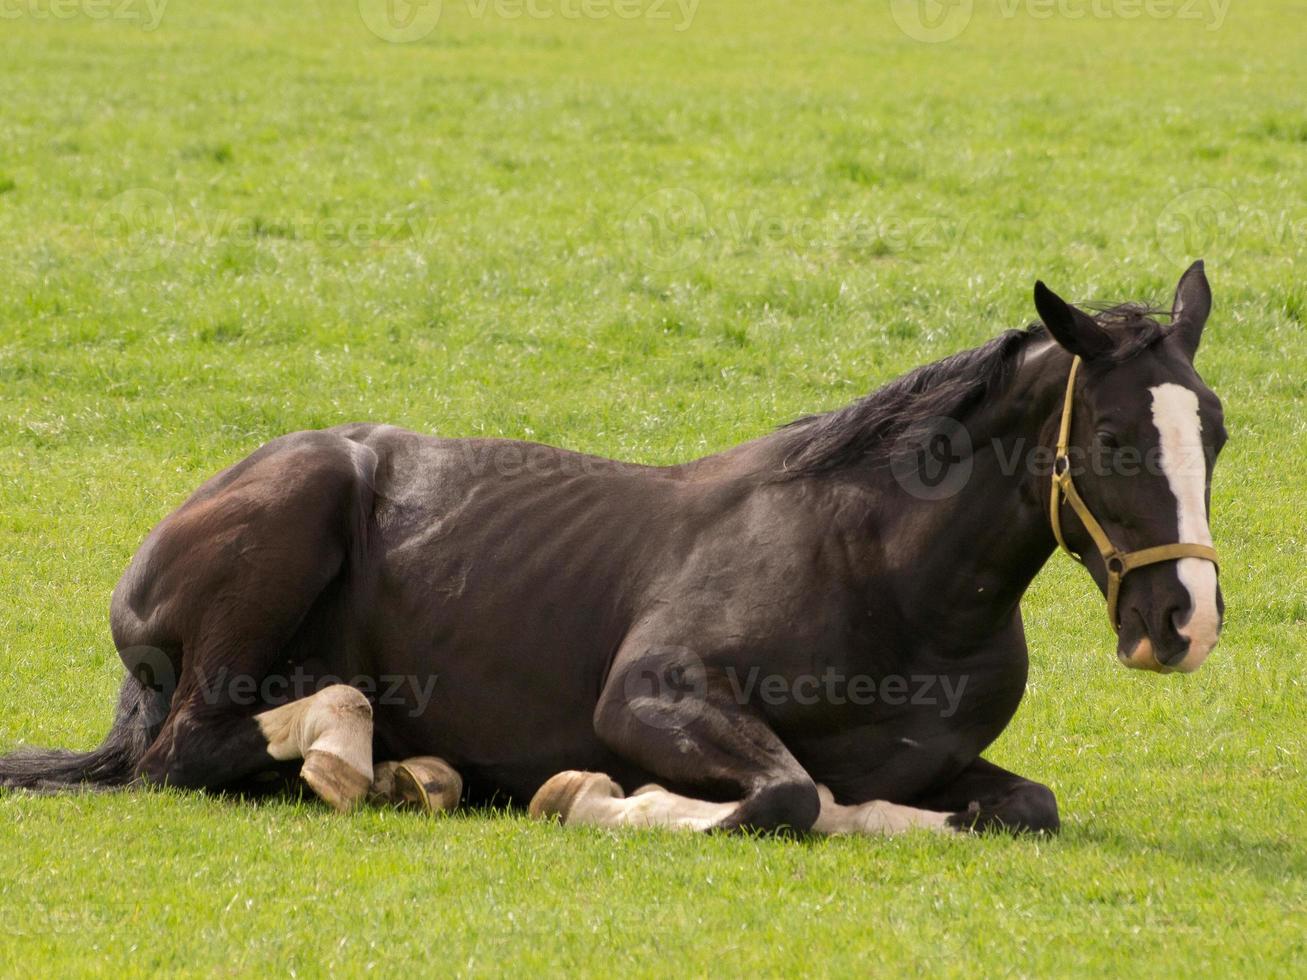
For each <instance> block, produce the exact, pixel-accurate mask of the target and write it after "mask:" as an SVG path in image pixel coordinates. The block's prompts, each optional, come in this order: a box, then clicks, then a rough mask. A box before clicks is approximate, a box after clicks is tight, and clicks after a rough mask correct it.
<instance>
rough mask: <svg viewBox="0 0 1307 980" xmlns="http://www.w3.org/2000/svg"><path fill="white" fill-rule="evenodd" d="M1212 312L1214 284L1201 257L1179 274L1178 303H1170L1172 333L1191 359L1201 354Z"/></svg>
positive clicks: (1176, 300) (1176, 294)
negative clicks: (1200, 350) (1200, 348)
mask: <svg viewBox="0 0 1307 980" xmlns="http://www.w3.org/2000/svg"><path fill="white" fill-rule="evenodd" d="M1211 312H1212V287H1211V286H1209V285H1208V284H1207V273H1206V272H1204V271H1203V260H1202V259H1199V260H1198V261H1197V262H1195V263H1194V264H1193V265H1191V266H1190V267H1189V268H1188V269H1186V270H1185V274H1184V275H1183V276H1181V277H1180V285H1178V286H1176V287H1175V302H1173V303H1172V304H1171V332H1172V333H1173V334H1175V339H1176V341H1177V342H1178V343H1179V344H1180V347H1181V348H1182V349H1183V350H1184V352H1185V353H1186V354H1188V355H1189V360H1191V361H1192V360H1193V359H1194V354H1196V353H1198V341H1199V340H1201V339H1202V336H1203V327H1204V326H1205V325H1206V323H1207V314H1209V313H1211Z"/></svg>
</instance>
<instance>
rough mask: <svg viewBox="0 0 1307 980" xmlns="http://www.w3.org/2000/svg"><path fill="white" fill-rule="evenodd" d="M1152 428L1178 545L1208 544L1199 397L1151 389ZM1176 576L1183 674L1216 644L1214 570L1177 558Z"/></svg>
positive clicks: (1177, 389) (1169, 388) (1174, 387)
mask: <svg viewBox="0 0 1307 980" xmlns="http://www.w3.org/2000/svg"><path fill="white" fill-rule="evenodd" d="M1149 391H1150V392H1151V393H1152V396H1153V424H1154V425H1155V426H1156V427H1157V432H1158V434H1159V435H1160V436H1161V448H1162V459H1161V463H1162V472H1163V473H1164V474H1165V475H1166V482H1167V484H1168V486H1170V488H1171V493H1172V494H1174V496H1175V500H1176V514H1177V517H1178V521H1179V539H1180V543H1182V544H1204V545H1208V546H1210V545H1211V543H1212V532H1211V529H1210V528H1209V527H1208V526H1207V459H1206V456H1205V455H1204V453H1203V441H1202V426H1203V423H1202V419H1201V417H1200V416H1199V414H1198V396H1197V395H1196V394H1195V393H1194V392H1193V391H1191V390H1190V389H1188V388H1186V387H1184V386H1183V385H1178V384H1173V383H1171V384H1161V385H1155V386H1154V387H1152V388H1150V389H1149ZM1176 575H1177V576H1178V577H1179V579H1180V584H1181V585H1183V586H1184V587H1185V591H1187V592H1188V593H1189V618H1188V620H1187V621H1186V622H1185V623H1184V624H1183V625H1182V626H1178V630H1179V633H1180V635H1181V636H1183V637H1184V638H1185V639H1186V640H1188V641H1189V654H1188V656H1187V657H1186V658H1185V661H1184V663H1183V665H1182V666H1181V669H1182V670H1194V669H1196V668H1197V667H1198V666H1199V664H1201V663H1202V662H1203V660H1204V659H1206V657H1207V655H1208V654H1209V653H1211V651H1212V648H1213V647H1214V646H1216V641H1217V637H1218V635H1219V634H1220V631H1221V616H1220V613H1219V612H1218V611H1217V607H1216V566H1215V565H1214V564H1213V563H1212V562H1210V561H1207V560H1206V559H1204V558H1181V559H1180V560H1179V561H1178V562H1176Z"/></svg>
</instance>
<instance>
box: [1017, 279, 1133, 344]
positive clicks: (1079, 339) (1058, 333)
mask: <svg viewBox="0 0 1307 980" xmlns="http://www.w3.org/2000/svg"><path fill="white" fill-rule="evenodd" d="M1035 309H1036V310H1037V311H1038V312H1039V319H1041V320H1043V321H1044V326H1046V327H1048V332H1049V333H1051V334H1052V335H1053V339H1054V340H1056V341H1057V342H1058V343H1059V344H1061V345H1062V346H1063V347H1065V348H1066V349H1067V350H1068V351H1070V352H1071V353H1072V354H1075V355H1077V356H1078V357H1082V358H1084V359H1085V360H1086V361H1092V360H1093V359H1094V358H1095V357H1100V356H1102V355H1103V354H1107V353H1110V352H1111V350H1112V349H1113V348H1114V347H1115V346H1116V345H1115V344H1114V343H1113V341H1112V335H1111V334H1109V333H1108V332H1107V331H1106V330H1104V329H1103V328H1102V327H1100V326H1099V325H1098V321H1097V320H1095V319H1094V318H1093V317H1092V316H1090V315H1089V314H1088V313H1085V312H1083V311H1081V310H1077V309H1076V308H1075V307H1074V306H1072V305H1071V304H1070V303H1068V302H1067V301H1066V300H1064V299H1062V297H1061V296H1059V295H1057V293H1055V292H1053V290H1051V289H1049V288H1048V287H1047V286H1045V285H1044V284H1043V282H1037V283H1035Z"/></svg>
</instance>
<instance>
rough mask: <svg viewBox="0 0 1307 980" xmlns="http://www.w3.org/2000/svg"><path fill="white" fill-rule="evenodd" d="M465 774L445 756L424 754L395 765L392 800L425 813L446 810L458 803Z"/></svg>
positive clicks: (399, 805)
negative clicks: (457, 770)
mask: <svg viewBox="0 0 1307 980" xmlns="http://www.w3.org/2000/svg"><path fill="white" fill-rule="evenodd" d="M462 796H463V778H462V777H461V776H460V775H459V774H458V773H456V772H455V771H454V769H453V767H451V766H450V765H449V763H447V762H445V760H443V759H437V758H434V757H433V756H422V757H420V758H417V759H406V760H405V761H404V762H401V763H399V764H398V765H397V766H396V767H395V772H394V790H393V793H392V796H391V800H392V802H394V804H395V805H396V806H398V807H403V808H405V809H411V810H420V811H422V812H423V813H442V812H444V811H445V810H452V809H454V807H456V806H458V801H459V799H461V798H462Z"/></svg>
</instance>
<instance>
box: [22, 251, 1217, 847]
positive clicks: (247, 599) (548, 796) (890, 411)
mask: <svg viewBox="0 0 1307 980" xmlns="http://www.w3.org/2000/svg"><path fill="white" fill-rule="evenodd" d="M1211 302H1212V297H1211V290H1210V287H1209V285H1208V281H1207V277H1206V274H1205V271H1204V267H1203V264H1202V262H1201V261H1199V262H1196V263H1194V264H1193V265H1192V266H1191V267H1190V268H1189V269H1188V270H1187V271H1186V272H1185V273H1184V275H1183V277H1182V278H1181V279H1180V281H1179V284H1178V286H1177V287H1176V290H1175V295H1174V299H1173V302H1172V304H1171V308H1170V310H1169V311H1164V310H1162V309H1159V308H1156V307H1149V306H1146V305H1143V304H1139V303H1131V304H1123V305H1118V306H1112V307H1101V306H1099V307H1091V308H1089V309H1081V308H1078V307H1076V306H1073V305H1071V304H1069V303H1067V302H1066V301H1064V300H1063V299H1061V298H1060V297H1058V296H1057V295H1056V294H1055V293H1053V292H1052V291H1051V290H1049V289H1048V288H1047V287H1046V286H1044V284H1043V283H1042V282H1039V283H1037V284H1036V286H1035V290H1034V303H1035V309H1036V312H1037V313H1038V316H1039V320H1038V321H1037V322H1034V323H1032V324H1031V325H1030V326H1028V327H1026V328H1024V329H1015V330H1008V331H1006V332H1003V333H1002V334H1000V335H999V336H997V337H995V338H994V339H992V340H990V341H989V342H987V343H985V344H983V345H981V346H979V347H977V348H975V349H972V350H967V351H964V352H962V353H959V354H955V355H953V356H950V357H947V358H945V359H943V360H940V361H937V362H935V363H932V364H928V365H926V366H924V367H920V368H918V369H916V370H914V371H911V372H910V373H908V374H906V375H904V376H902V377H899V378H898V379H897V380H894V381H891V382H890V383H888V384H886V385H885V386H883V387H881V388H879V389H878V390H875V391H873V392H872V393H871V394H869V395H867V396H865V397H863V398H861V399H859V400H857V401H855V402H854V403H852V404H850V405H847V406H846V407H843V408H839V409H837V410H834V411H830V412H826V413H824V414H815V415H810V416H806V417H803V418H800V419H798V420H796V421H793V422H791V423H789V424H787V425H784V426H781V427H780V428H778V429H775V430H773V431H772V432H770V433H768V434H764V435H762V436H761V437H759V438H755V439H753V440H752V441H749V442H746V443H743V444H741V445H738V446H735V447H733V448H730V449H727V450H726V451H724V452H720V453H717V454H714V455H710V456H707V457H704V458H701V459H696V460H693V461H691V462H686V463H681V464H677V465H670V466H651V465H638V464H634V463H621V462H616V461H612V460H607V459H602V458H599V457H596V456H589V455H584V454H580V453H575V452H570V451H565V450H562V449H556V448H553V447H548V446H543V445H539V444H533V443H525V442H517V441H512V440H496V439H456V438H443V437H433V436H427V435H419V434H417V433H414V432H411V431H406V430H403V429H400V428H396V427H393V426H389V425H381V424H362V423H359V424H348V425H342V426H338V427H335V428H329V429H325V430H318V431H307V432H298V433H295V434H291V435H286V436H283V437H281V438H278V439H274V440H273V441H271V442H269V443H267V444H266V445H264V446H263V447H262V448H260V449H258V450H257V451H256V452H254V453H253V454H252V455H251V456H249V457H248V458H246V459H244V460H242V461H240V462H238V463H236V464H235V465H233V466H231V467H230V468H228V469H226V470H223V471H222V472H221V473H219V474H217V475H216V476H214V477H213V478H212V479H210V480H209V481H208V482H207V483H205V484H204V485H203V486H201V487H200V488H199V489H198V490H197V491H196V492H195V493H194V494H193V495H192V496H191V497H190V498H189V499H187V500H186V501H185V502H184V503H183V504H182V505H181V506H180V507H179V508H177V510H175V511H174V512H173V513H171V514H170V515H168V516H167V517H165V518H164V519H163V521H162V522H161V523H160V524H158V526H157V527H155V528H154V529H153V530H152V531H151V532H150V533H149V535H148V536H147V537H146V539H145V541H144V543H143V544H142V545H141V547H140V549H139V550H138V551H137V552H136V554H135V556H134V557H133V558H132V560H131V563H130V565H129V567H128V568H127V570H126V572H125V573H124V575H123V576H122V579H121V581H120V582H119V583H118V585H117V587H116V589H115V590H114V593H113V597H112V601H111V609H110V613H111V615H110V623H111V629H112V635H113V640H114V643H115V645H116V647H117V650H118V651H119V653H120V656H121V658H122V660H123V661H124V664H125V666H126V668H127V669H126V674H125V677H124V680H123V684H122V690H121V694H120V696H119V702H118V706H117V712H116V715H115V718H114V722H113V726H112V729H111V731H110V733H109V735H108V736H107V737H106V739H105V740H104V742H103V744H102V745H101V746H100V747H99V748H97V749H94V750H92V751H89V752H68V751H43V750H33V749H20V750H19V751H16V752H13V753H11V754H9V755H7V756H5V757H3V758H0V786H3V787H7V788H9V789H11V790H14V789H16V790H27V791H31V792H58V791H68V790H76V789H81V790H92V789H100V790H115V791H122V790H134V789H137V788H150V787H162V786H168V787H181V788H192V789H197V790H204V791H215V792H227V791H236V790H237V788H238V787H242V786H248V785H254V784H257V783H260V782H261V781H264V780H270V781H272V782H274V783H276V782H278V781H280V783H278V784H279V785H280V784H281V783H286V784H288V785H294V786H298V787H300V791H301V792H303V787H304V785H307V787H308V788H309V789H310V790H311V791H312V792H313V793H315V794H316V795H317V796H318V797H321V799H322V800H324V801H325V802H326V803H328V804H330V805H331V806H332V807H335V808H336V809H338V810H341V811H349V810H351V809H352V808H354V807H355V806H357V805H359V804H361V803H363V802H366V801H369V800H371V801H374V802H380V803H389V804H394V805H397V806H412V807H415V808H417V809H420V810H426V811H431V812H436V811H441V810H445V809H448V808H450V807H452V806H455V805H457V804H459V802H460V801H464V802H469V803H477V802H479V801H485V800H497V801H500V802H503V803H506V804H508V805H510V806H513V807H518V808H520V807H521V806H523V805H524V804H525V805H527V809H528V812H529V813H530V814H531V815H533V816H536V817H541V818H547V819H555V820H557V821H561V822H562V823H564V824H568V825H577V824H579V825H596V826H603V827H620V826H657V827H672V828H684V829H691V830H712V831H739V830H749V831H756V832H782V833H795V834H804V833H808V832H816V833H831V834H837V833H872V834H874V833H894V832H897V831H900V830H907V829H911V828H926V829H930V830H936V831H941V832H981V831H990V830H995V831H1004V832H1011V833H1025V832H1030V833H1040V832H1047V833H1053V832H1056V831H1057V830H1058V828H1059V825H1060V824H1059V814H1058V807H1057V802H1056V799H1055V797H1054V795H1053V793H1052V791H1051V790H1050V789H1049V788H1048V787H1047V786H1045V785H1043V784H1041V783H1039V782H1037V781H1035V780H1033V779H1028V778H1025V777H1023V776H1020V775H1017V774H1015V773H1012V772H1009V771H1007V770H1004V769H1002V768H1000V767H999V766H997V765H995V764H993V763H991V762H989V761H988V760H986V759H985V758H984V757H983V753H984V752H985V750H986V749H987V748H988V747H989V746H990V745H991V744H992V743H993V742H994V740H995V739H996V738H997V737H998V735H999V734H1000V733H1001V732H1002V731H1003V730H1004V729H1005V728H1006V727H1007V725H1008V723H1009V722H1010V721H1011V719H1012V717H1013V715H1014V714H1015V712H1016V711H1017V707H1018V705H1019V704H1020V703H1021V699H1022V695H1023V693H1024V690H1025V686H1026V679H1027V670H1028V652H1027V645H1026V641H1025V637H1024V631H1023V626H1022V618H1021V608H1020V605H1021V599H1022V596H1023V594H1024V593H1025V591H1026V589H1027V587H1028V586H1029V584H1030V582H1031V581H1032V579H1033V578H1034V577H1035V575H1036V574H1037V573H1038V572H1039V570H1040V569H1041V568H1042V567H1043V566H1044V564H1045V563H1046V562H1047V561H1048V560H1049V559H1050V557H1051V556H1052V555H1053V554H1054V552H1055V549H1056V548H1057V546H1058V545H1059V544H1061V545H1062V546H1063V547H1065V548H1066V549H1067V551H1068V552H1070V553H1071V554H1072V555H1073V556H1074V557H1076V558H1077V559H1078V560H1079V561H1080V562H1081V563H1082V564H1083V566H1084V568H1085V569H1086V570H1087V571H1088V573H1089V575H1090V576H1091V577H1092V579H1093V581H1094V582H1095V583H1096V584H1097V586H1098V588H1099V589H1100V591H1102V592H1103V593H1104V595H1105V596H1107V598H1108V610H1109V615H1110V621H1111V626H1112V627H1113V629H1114V630H1115V631H1116V633H1117V651H1116V652H1117V656H1118V659H1119V660H1120V662H1121V663H1123V664H1124V665H1125V666H1127V667H1131V668H1139V669H1145V670H1150V671H1155V672H1159V673H1170V672H1189V671H1193V670H1196V669H1197V668H1198V667H1199V666H1200V665H1201V664H1202V663H1203V661H1204V659H1205V658H1206V657H1207V656H1208V654H1209V653H1210V652H1211V650H1212V648H1213V647H1214V646H1215V645H1216V643H1217V639H1218V636H1219V633H1220V630H1221V626H1222V623H1223V615H1224V601H1223V598H1222V595H1221V590H1220V587H1219V582H1218V569H1217V564H1216V553H1215V551H1213V550H1212V539H1211V534H1210V530H1209V523H1208V522H1209V512H1210V487H1211V476H1212V470H1213V467H1214V466H1215V462H1216V458H1217V454H1218V453H1219V452H1220V450H1221V447H1222V445H1223V444H1224V442H1225V440H1226V433H1225V429H1224V425H1223V421H1222V409H1221V402H1220V400H1219V399H1218V398H1217V396H1216V395H1215V394H1214V393H1213V392H1212V391H1211V389H1209V388H1208V387H1207V386H1206V385H1205V384H1204V383H1203V381H1202V379H1201V378H1200V377H1199V375H1198V373H1197V371H1196V369H1195V367H1194V357H1195V354H1196V352H1197V349H1198V345H1199V340H1200V337H1201V335H1202V332H1203V328H1204V325H1205V323H1206V321H1207V319H1208V315H1209V312H1210V309H1211ZM623 786H627V787H632V786H634V787H640V788H639V789H638V790H636V791H635V792H633V793H632V794H631V795H629V796H628V795H626V794H625V793H624V791H623V789H622V787H623Z"/></svg>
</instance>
